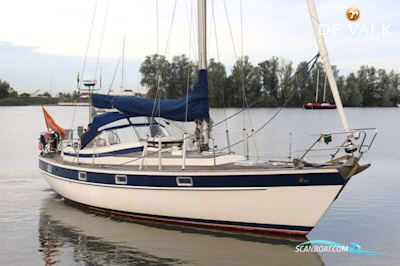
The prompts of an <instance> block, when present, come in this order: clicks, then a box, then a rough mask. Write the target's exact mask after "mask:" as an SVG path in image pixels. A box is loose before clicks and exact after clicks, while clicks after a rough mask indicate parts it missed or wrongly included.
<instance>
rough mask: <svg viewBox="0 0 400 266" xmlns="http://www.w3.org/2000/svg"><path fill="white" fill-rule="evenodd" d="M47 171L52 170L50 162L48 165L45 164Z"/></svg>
mask: <svg viewBox="0 0 400 266" xmlns="http://www.w3.org/2000/svg"><path fill="white" fill-rule="evenodd" d="M47 172H48V173H51V172H53V166H52V165H51V164H48V165H47Z"/></svg>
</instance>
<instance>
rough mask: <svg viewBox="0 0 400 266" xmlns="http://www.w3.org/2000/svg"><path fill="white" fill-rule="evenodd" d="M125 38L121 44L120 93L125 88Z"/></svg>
mask: <svg viewBox="0 0 400 266" xmlns="http://www.w3.org/2000/svg"><path fill="white" fill-rule="evenodd" d="M125 38H126V37H125V36H124V43H123V44H122V67H121V70H122V71H121V75H122V76H121V91H123V90H124V89H125V88H124V86H125V84H124V79H125V73H124V72H125Z"/></svg>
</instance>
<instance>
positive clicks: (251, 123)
mask: <svg viewBox="0 0 400 266" xmlns="http://www.w3.org/2000/svg"><path fill="white" fill-rule="evenodd" d="M223 4H224V10H225V16H226V20H227V23H228V27H229V33H230V37H231V41H232V46H233V51H234V54H235V58H236V61H238V60H239V57H238V53H237V48H236V44H235V41H234V38H233V32H232V26H231V22H230V19H229V13H228V8H227V6H226V1H225V0H223ZM240 24H241V26H240V29H241V53H242V54H241V58H240V61H239V67H240V82H241V88H242V98H243V106H242V108H243V110H245V111H244V112H243V133H244V134H243V138H245V134H246V135H247V133H245V131H246V113H247V115H248V119H249V122H250V127H251V131H252V132H253V131H254V126H253V121H252V119H251V116H250V114H249V113H248V112H246V110H247V108H246V107H248V100H247V95H246V89H245V85H244V79H245V77H244V54H243V2H242V0H240ZM253 142H254V147H255V151H256V154H257V156H258V155H259V153H258V149H257V144H256V141H255V139H254V138H253Z"/></svg>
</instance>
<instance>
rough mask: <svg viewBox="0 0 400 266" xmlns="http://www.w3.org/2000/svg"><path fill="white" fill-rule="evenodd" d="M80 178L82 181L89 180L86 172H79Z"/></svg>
mask: <svg viewBox="0 0 400 266" xmlns="http://www.w3.org/2000/svg"><path fill="white" fill-rule="evenodd" d="M78 179H79V180H80V181H87V173H85V172H79V174H78Z"/></svg>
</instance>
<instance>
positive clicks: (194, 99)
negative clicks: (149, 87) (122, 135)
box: [92, 70, 210, 121]
mask: <svg viewBox="0 0 400 266" xmlns="http://www.w3.org/2000/svg"><path fill="white" fill-rule="evenodd" d="M92 105H93V106H94V107H97V108H103V109H113V108H115V109H117V110H118V111H120V112H121V113H123V114H126V115H128V116H130V117H136V116H147V117H162V118H166V119H170V120H174V121H194V120H208V119H209V117H210V115H209V106H208V80H207V70H200V71H199V79H198V82H197V83H196V84H195V85H194V86H193V89H192V90H191V92H190V93H189V95H187V96H184V97H181V98H179V99H175V100H157V99H146V98H139V97H134V96H111V95H103V94H94V95H93V96H92ZM186 106H187V108H188V109H187V112H186Z"/></svg>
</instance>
